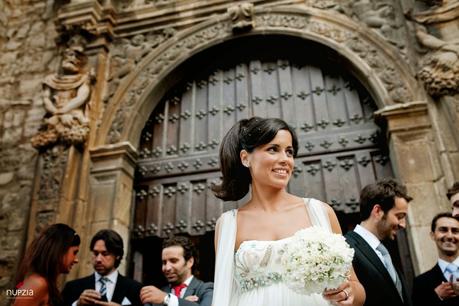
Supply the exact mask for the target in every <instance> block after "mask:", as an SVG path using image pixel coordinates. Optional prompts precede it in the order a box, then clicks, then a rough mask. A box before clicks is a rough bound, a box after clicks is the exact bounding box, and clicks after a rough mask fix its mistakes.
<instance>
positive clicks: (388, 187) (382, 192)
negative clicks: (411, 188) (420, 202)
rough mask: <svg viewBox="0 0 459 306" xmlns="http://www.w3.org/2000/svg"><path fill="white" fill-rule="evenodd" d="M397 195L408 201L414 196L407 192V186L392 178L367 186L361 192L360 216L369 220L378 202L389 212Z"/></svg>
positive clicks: (385, 211)
mask: <svg viewBox="0 0 459 306" xmlns="http://www.w3.org/2000/svg"><path fill="white" fill-rule="evenodd" d="M395 197H398V198H403V199H405V200H406V201H407V202H409V201H411V200H412V199H413V198H412V197H410V196H409V195H408V194H407V191H406V187H405V186H403V185H401V184H399V183H398V182H397V181H396V180H394V179H392V178H384V179H381V180H379V181H377V182H376V183H373V184H369V185H367V186H365V187H364V188H363V189H362V191H361V192H360V218H361V220H367V219H368V218H369V217H370V214H371V211H372V209H373V207H374V206H375V205H376V204H379V205H380V206H381V208H382V210H383V211H384V213H387V212H388V211H389V210H391V209H392V207H394V205H395Z"/></svg>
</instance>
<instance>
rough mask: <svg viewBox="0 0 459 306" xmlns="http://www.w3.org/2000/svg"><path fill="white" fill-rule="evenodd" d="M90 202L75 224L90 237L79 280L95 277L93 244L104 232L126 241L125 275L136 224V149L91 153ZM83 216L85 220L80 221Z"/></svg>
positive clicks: (128, 146)
mask: <svg viewBox="0 0 459 306" xmlns="http://www.w3.org/2000/svg"><path fill="white" fill-rule="evenodd" d="M90 155H91V162H92V165H91V169H90V175H89V185H90V186H89V200H88V205H87V207H82V208H81V211H78V212H77V213H76V214H75V216H77V218H76V220H75V222H76V223H78V225H77V226H76V227H77V228H80V229H81V231H82V236H83V237H87V239H86V240H87V241H84V242H83V245H82V248H81V255H80V263H81V264H80V265H79V267H78V276H80V277H81V276H84V275H88V274H90V273H92V271H93V269H92V266H91V265H90V256H91V255H90V253H89V247H88V246H89V241H90V239H91V237H92V236H93V235H94V234H95V233H96V232H97V231H98V230H100V229H103V228H110V229H113V230H115V231H117V232H118V233H119V234H120V235H121V237H123V241H124V252H125V258H124V260H123V261H122V262H121V265H120V272H121V273H123V274H124V273H125V270H126V260H125V259H126V258H127V257H128V255H129V254H128V250H129V231H130V225H131V223H132V211H133V201H132V191H133V187H132V186H133V180H134V171H135V165H136V159H137V152H136V149H135V148H134V147H133V146H132V145H131V144H130V143H128V142H124V143H118V144H115V145H108V146H104V147H97V148H94V149H92V150H90ZM80 216H81V217H80Z"/></svg>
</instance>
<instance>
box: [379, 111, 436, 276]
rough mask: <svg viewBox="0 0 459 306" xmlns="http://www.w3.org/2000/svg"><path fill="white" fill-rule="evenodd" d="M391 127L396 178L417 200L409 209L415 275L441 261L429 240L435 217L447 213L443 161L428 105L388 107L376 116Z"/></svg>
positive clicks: (389, 134) (390, 139) (392, 158)
mask: <svg viewBox="0 0 459 306" xmlns="http://www.w3.org/2000/svg"><path fill="white" fill-rule="evenodd" d="M376 116H377V118H379V119H384V121H385V123H386V124H387V133H388V138H389V147H390V155H391V160H392V163H393V166H394V172H395V175H396V176H397V177H398V178H399V179H400V180H401V181H402V182H403V183H404V184H405V185H406V186H407V188H408V192H409V194H410V195H411V196H412V197H413V198H414V199H413V201H412V202H410V204H409V209H408V228H407V233H408V237H409V239H408V240H409V244H410V251H411V255H412V260H413V265H414V270H415V274H419V272H421V271H425V270H427V269H428V268H430V267H431V266H432V265H433V264H434V262H435V260H436V259H437V252H436V248H435V246H434V244H433V242H432V241H431V240H430V239H429V232H430V223H431V220H432V217H433V216H434V215H435V214H437V213H438V212H440V211H444V210H445V207H443V206H444V203H445V200H444V199H443V198H444V195H443V194H442V191H443V189H444V188H443V182H442V181H441V180H439V179H440V178H441V177H443V173H442V171H441V166H440V161H439V160H438V154H437V152H436V145H435V143H434V135H433V134H434V133H433V131H432V126H431V121H430V118H429V114H428V107H427V103H426V102H410V103H404V104H397V105H391V106H387V107H385V108H383V109H381V110H379V111H377V112H376Z"/></svg>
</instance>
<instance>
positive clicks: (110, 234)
mask: <svg viewBox="0 0 459 306" xmlns="http://www.w3.org/2000/svg"><path fill="white" fill-rule="evenodd" d="M99 240H103V241H104V242H105V247H106V248H107V251H108V252H109V253H111V254H113V255H115V268H118V266H119V265H120V262H121V259H123V255H124V246H123V238H121V236H120V235H119V234H118V233H117V232H115V231H114V230H111V229H103V230H100V231H98V232H97V233H96V234H95V235H94V237H92V239H91V244H90V246H89V249H90V250H91V251H92V250H93V249H94V245H95V244H96V242H97V241H99Z"/></svg>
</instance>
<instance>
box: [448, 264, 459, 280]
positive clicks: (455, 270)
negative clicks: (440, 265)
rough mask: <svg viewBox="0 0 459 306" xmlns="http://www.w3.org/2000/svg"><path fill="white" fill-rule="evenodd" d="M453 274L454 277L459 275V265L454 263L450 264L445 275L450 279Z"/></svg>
mask: <svg viewBox="0 0 459 306" xmlns="http://www.w3.org/2000/svg"><path fill="white" fill-rule="evenodd" d="M451 276H453V278H457V277H459V267H458V266H456V265H455V264H453V263H450V264H448V265H447V266H446V269H445V277H446V279H447V280H448V281H449V280H450V279H451ZM454 280H456V279H454Z"/></svg>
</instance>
